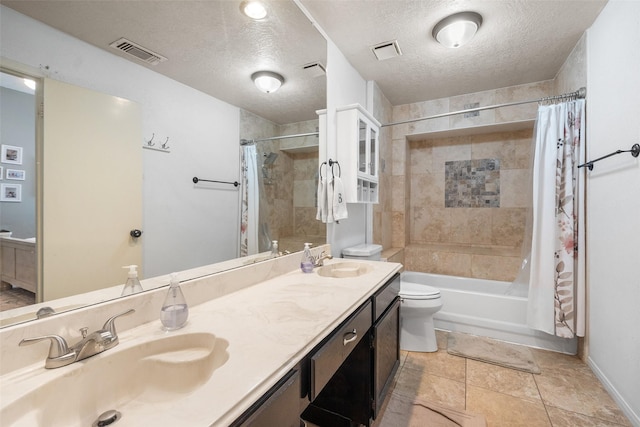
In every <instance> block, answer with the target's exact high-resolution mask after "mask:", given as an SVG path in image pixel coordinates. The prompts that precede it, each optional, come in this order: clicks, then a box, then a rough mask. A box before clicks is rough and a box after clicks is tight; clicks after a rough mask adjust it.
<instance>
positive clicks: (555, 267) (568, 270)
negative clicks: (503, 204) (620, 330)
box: [527, 99, 585, 338]
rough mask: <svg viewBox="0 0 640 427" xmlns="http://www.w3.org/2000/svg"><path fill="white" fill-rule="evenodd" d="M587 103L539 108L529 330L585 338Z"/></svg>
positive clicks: (530, 271)
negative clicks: (583, 165) (585, 126)
mask: <svg viewBox="0 0 640 427" xmlns="http://www.w3.org/2000/svg"><path fill="white" fill-rule="evenodd" d="M584 115H585V107H584V100H582V99H579V100H574V101H569V102H563V103H560V104H555V105H541V106H539V107H538V121H537V125H536V137H535V148H534V151H535V152H534V165H533V171H532V173H533V224H532V241H531V256H530V262H529V265H528V268H529V302H528V310H527V323H528V325H529V327H531V328H533V329H536V330H540V331H544V332H546V333H548V334H552V335H557V336H559V337H565V338H573V337H574V336H584V332H585V331H584V329H585V245H584V242H585V240H584V217H585V216H584V181H585V171H584V169H578V168H577V166H578V164H580V163H584V162H585V148H584V146H585V142H584V138H585V132H584V118H585V117H584Z"/></svg>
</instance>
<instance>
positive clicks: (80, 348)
mask: <svg viewBox="0 0 640 427" xmlns="http://www.w3.org/2000/svg"><path fill="white" fill-rule="evenodd" d="M134 312H135V310H134V309H131V310H127V311H125V312H124V313H120V314H116V315H115V316H112V317H110V318H109V319H108V320H107V321H106V322H105V323H104V326H102V329H100V330H97V331H95V332H92V333H90V334H87V330H88V328H82V329H80V332H81V333H82V339H81V340H80V341H78V342H77V343H76V344H74V345H73V346H71V347H69V345H68V344H67V342H66V341H65V339H64V338H62V337H61V336H59V335H44V336H41V337H35V338H25V339H23V340H22V341H20V343H19V344H18V345H20V346H23V345H28V344H33V343H36V342H40V341H44V340H50V341H51V345H50V347H49V355H48V356H47V360H46V361H45V363H44V367H45V368H47V369H54V368H60V367H62V366H66V365H70V364H71V363H74V362H78V361H80V360H83V359H86V358H87V357H91V356H94V355H96V354H98V353H102V352H103V351H105V350H109V349H110V348H113V347H115V346H116V345H118V342H119V340H118V334H117V332H116V327H115V320H116V319H117V318H118V317H120V316H126V315H128V314H131V313H134Z"/></svg>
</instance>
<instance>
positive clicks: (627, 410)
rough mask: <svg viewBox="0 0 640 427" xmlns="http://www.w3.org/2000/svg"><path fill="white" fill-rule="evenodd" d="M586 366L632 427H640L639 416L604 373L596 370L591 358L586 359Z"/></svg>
mask: <svg viewBox="0 0 640 427" xmlns="http://www.w3.org/2000/svg"><path fill="white" fill-rule="evenodd" d="M587 364H588V365H589V367H590V368H591V370H592V371H593V373H594V374H595V376H596V377H598V379H599V380H600V382H601V383H602V385H603V386H604V388H605V389H606V390H607V391H608V392H609V394H610V395H611V398H612V399H613V400H614V401H615V402H616V403H617V404H618V406H620V409H621V410H622V412H624V414H625V415H626V417H627V418H628V419H629V421H630V422H631V425H633V426H634V427H640V415H639V414H637V413H636V412H635V411H634V410H633V408H631V406H629V404H628V403H627V401H626V400H625V399H624V397H622V396H621V395H620V393H618V390H616V388H615V387H614V386H613V384H611V382H610V381H609V379H608V378H607V377H606V376H605V374H604V372H602V371H601V370H600V368H598V365H597V364H596V362H594V361H593V359H591V357H588V358H587Z"/></svg>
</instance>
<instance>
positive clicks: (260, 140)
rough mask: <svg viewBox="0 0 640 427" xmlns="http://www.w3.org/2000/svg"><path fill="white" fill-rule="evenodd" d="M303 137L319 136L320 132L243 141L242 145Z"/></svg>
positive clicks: (241, 141)
mask: <svg viewBox="0 0 640 427" xmlns="http://www.w3.org/2000/svg"><path fill="white" fill-rule="evenodd" d="M303 136H318V132H309V133H298V134H296V135H283V136H272V137H270V138H262V139H241V140H240V145H249V144H254V143H256V142H266V141H273V140H276V139H287V138H300V137H303Z"/></svg>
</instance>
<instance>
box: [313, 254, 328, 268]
mask: <svg viewBox="0 0 640 427" xmlns="http://www.w3.org/2000/svg"><path fill="white" fill-rule="evenodd" d="M325 259H333V256H331V255H330V254H327V253H326V252H325V251H322V252H321V253H320V255H318V257H317V258H315V259H314V260H313V266H314V267H322V266H323V265H324V260H325Z"/></svg>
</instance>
